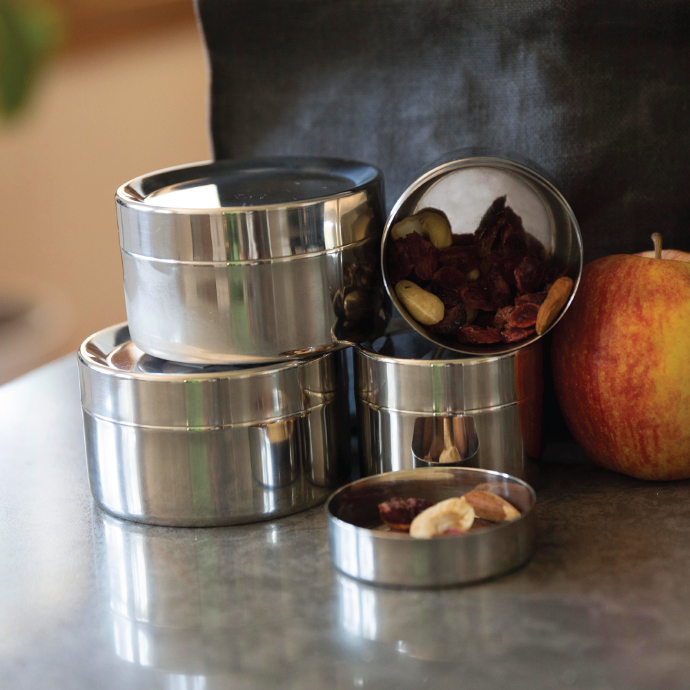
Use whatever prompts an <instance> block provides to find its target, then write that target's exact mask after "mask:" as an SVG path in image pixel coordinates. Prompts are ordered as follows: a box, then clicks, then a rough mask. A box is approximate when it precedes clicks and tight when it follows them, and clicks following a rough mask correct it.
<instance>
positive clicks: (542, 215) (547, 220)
mask: <svg viewBox="0 0 690 690" xmlns="http://www.w3.org/2000/svg"><path fill="white" fill-rule="evenodd" d="M534 168H536V166H534V164H529V165H527V164H523V163H519V162H517V161H514V160H509V159H508V158H501V157H498V156H492V155H485V154H482V155H477V154H475V153H474V152H467V151H455V152H453V153H449V154H447V155H446V156H444V157H443V158H441V159H440V160H437V161H435V162H434V163H432V164H431V166H429V168H427V169H426V170H425V171H424V172H423V173H422V174H421V175H420V176H419V177H418V178H417V179H416V180H414V182H412V184H411V185H410V186H409V187H408V188H407V189H406V190H405V191H404V192H403V194H402V196H401V197H400V198H399V199H398V201H397V202H396V203H395V206H394V207H393V210H392V211H391V213H390V215H389V217H388V221H387V222H386V227H385V229H384V232H383V240H382V245H381V262H382V269H383V276H384V284H385V286H386V290H387V291H388V294H389V295H390V297H391V299H392V300H393V303H394V304H395V306H396V307H397V309H398V311H399V312H400V313H401V314H402V316H403V318H404V319H405V320H406V321H407V322H408V324H409V325H410V326H411V327H412V328H414V329H415V330H416V331H417V332H418V333H420V334H421V335H423V336H424V337H425V338H427V339H428V340H430V341H431V342H433V343H435V344H436V345H438V346H439V347H445V348H447V349H449V350H453V351H455V352H460V353H463V354H469V355H484V356H486V355H489V356H490V355H497V354H504V353H507V352H514V351H515V350H518V349H520V348H523V347H527V346H528V345H530V343H533V342H534V341H536V340H538V339H539V338H541V335H536V334H535V335H533V336H532V337H531V338H527V339H525V340H523V341H520V342H518V343H498V344H495V345H471V344H461V343H459V342H458V341H457V340H455V339H454V338H450V337H443V336H438V335H434V334H433V333H431V332H430V331H428V330H426V329H425V328H424V327H423V326H421V325H420V324H419V323H417V321H415V319H413V318H412V317H411V316H410V315H409V314H408V313H407V310H406V309H405V307H403V305H402V303H401V302H400V300H399V299H398V297H397V295H396V294H395V287H394V286H392V285H391V284H390V282H389V280H388V275H387V261H386V256H387V247H388V243H389V242H390V241H391V240H390V239H389V238H390V231H391V228H392V227H393V225H395V223H397V222H398V221H400V220H402V219H403V218H406V217H408V216H411V215H413V214H415V213H417V212H419V211H422V210H424V209H436V210H439V211H442V212H443V213H444V214H445V215H446V216H447V218H448V220H449V222H450V225H451V229H452V231H453V232H454V233H457V234H462V233H472V232H474V231H475V230H476V229H477V227H478V226H479V222H480V220H481V219H482V217H483V215H484V213H485V212H486V211H487V209H488V208H489V207H490V206H491V204H492V203H493V201H494V200H495V199H496V198H498V197H500V196H504V195H505V196H507V200H506V203H507V205H509V206H511V207H512V208H513V210H514V211H515V212H516V213H517V214H518V215H519V216H520V217H521V218H522V221H523V225H524V228H525V231H526V232H527V233H528V234H531V235H532V236H533V237H534V238H536V239H537V240H539V241H540V242H541V243H542V245H543V246H544V250H545V257H544V258H545V260H546V261H553V262H555V263H557V264H559V265H562V266H566V267H567V269H568V273H567V275H568V276H570V277H571V278H572V279H573V282H574V285H573V291H572V293H571V295H570V298H569V300H568V302H567V303H566V305H565V307H564V308H563V309H562V310H561V313H560V314H559V315H558V317H557V318H556V319H555V320H554V322H553V323H552V324H551V326H550V327H549V328H548V329H547V330H546V331H545V333H548V331H549V330H551V328H553V327H554V326H555V325H556V324H557V323H558V321H559V320H560V318H561V317H562V316H563V314H564V313H565V311H566V310H567V309H568V307H569V306H570V303H571V302H572V300H573V298H574V297H575V292H576V291H577V287H578V285H579V282H580V274H581V273H582V236H581V234H580V228H579V225H578V223H577V220H576V218H575V214H574V213H573V211H572V209H571V208H570V206H569V205H568V202H567V201H566V200H565V199H564V198H563V196H562V194H561V193H560V192H559V191H558V189H556V187H555V186H554V185H553V184H552V183H551V182H550V181H549V180H548V179H547V178H546V176H545V175H544V174H542V173H540V172H537V171H536V170H535V169H534ZM542 335H543V334H542Z"/></svg>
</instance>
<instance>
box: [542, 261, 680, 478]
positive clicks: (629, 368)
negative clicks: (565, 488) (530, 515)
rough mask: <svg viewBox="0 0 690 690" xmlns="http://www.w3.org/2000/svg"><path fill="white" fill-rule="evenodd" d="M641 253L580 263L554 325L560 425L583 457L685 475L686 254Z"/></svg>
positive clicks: (649, 472)
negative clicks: (570, 296) (568, 301)
mask: <svg viewBox="0 0 690 690" xmlns="http://www.w3.org/2000/svg"><path fill="white" fill-rule="evenodd" d="M659 250H660V247H659ZM650 254H651V257H654V252H650V253H649V254H648V253H646V252H645V253H644V255H615V256H607V257H604V258H602V259H597V260H596V261H593V262H592V263H590V264H588V265H587V266H585V268H584V270H583V272H582V279H581V281H580V287H579V289H578V291H577V294H576V296H575V299H574V300H573V303H572V305H571V307H570V309H569V310H568V312H567V313H566V314H565V315H564V316H563V318H562V320H561V321H560V323H559V324H558V326H557V327H556V328H555V329H554V337H553V350H552V363H553V375H554V382H555V386H556V395H557V397H558V401H559V403H560V406H561V410H562V411H563V415H564V416H565V419H566V422H567V424H568V427H569V428H570V431H571V433H572V434H573V436H574V438H575V440H576V441H577V443H578V444H579V445H580V447H581V448H582V449H583V450H584V451H585V453H586V454H587V455H588V456H589V457H590V458H591V459H592V460H594V461H595V462H597V463H599V464H600V465H602V466H603V467H606V468H608V469H610V470H614V471H616V472H622V473H623V474H628V475H631V476H633V477H638V478H639V479H657V480H666V479H684V478H688V477H690V263H689V262H690V254H686V253H684V252H675V251H673V250H666V251H665V252H664V253H663V254H662V256H663V258H650V256H649V255H650ZM658 255H659V254H657V256H658ZM671 257H672V258H671Z"/></svg>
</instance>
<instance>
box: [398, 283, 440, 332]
mask: <svg viewBox="0 0 690 690" xmlns="http://www.w3.org/2000/svg"><path fill="white" fill-rule="evenodd" d="M395 294H396V295H397V296H398V299H399V300H400V301H401V302H402V303H403V306H404V307H405V309H407V311H409V312H410V316H411V317H412V318H413V319H414V320H415V321H419V323H421V324H422V325H424V326H432V325H433V324H435V323H438V322H439V321H441V320H442V319H443V316H444V314H445V311H446V308H445V307H444V306H443V302H441V300H440V299H439V298H438V297H436V295H432V294H431V293H430V292H427V291H426V290H423V289H422V288H420V287H419V285H415V283H413V282H412V281H410V280H401V281H400V282H399V283H398V284H397V285H396V286H395Z"/></svg>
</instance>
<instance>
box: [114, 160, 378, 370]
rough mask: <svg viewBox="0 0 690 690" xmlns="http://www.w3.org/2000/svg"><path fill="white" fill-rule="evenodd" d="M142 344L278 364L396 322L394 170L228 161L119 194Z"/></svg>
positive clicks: (155, 349)
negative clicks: (387, 239) (390, 203)
mask: <svg viewBox="0 0 690 690" xmlns="http://www.w3.org/2000/svg"><path fill="white" fill-rule="evenodd" d="M116 202H117V215H118V226H119V231H120V247H121V251H122V264H123V271H124V286H125V301H126V306H127V317H128V321H129V327H130V332H131V336H132V340H133V341H134V342H135V343H136V345H137V346H138V347H139V348H141V349H142V350H143V351H144V352H146V353H148V354H150V355H153V356H156V357H160V358H161V359H168V360H172V361H179V362H192V363H202V364H213V363H218V364H239V363H256V362H261V361H278V360H287V359H290V358H299V357H302V356H304V355H307V354H310V353H314V352H320V351H326V350H329V349H333V348H336V347H338V346H339V345H340V344H341V343H342V342H346V343H349V342H355V341H361V340H363V339H366V338H367V337H369V336H371V335H372V334H373V333H375V332H376V331H377V329H379V328H381V326H382V325H383V326H385V322H386V320H387V313H386V309H387V308H389V306H388V305H389V303H388V301H387V299H386V298H385V291H384V290H383V286H382V284H381V272H380V244H381V232H382V230H383V225H384V221H385V215H384V210H383V178H382V175H381V172H380V171H379V170H378V169H377V168H375V167H372V166H370V165H366V164H363V163H357V162H353V161H345V160H339V159H331V158H297V157H285V158H270V159H256V160H250V161H217V162H214V163H199V164H195V165H191V166H184V167H180V168H170V169H168V170H161V171H158V172H155V173H152V174H150V175H145V176H143V177H139V178H136V179H134V180H132V181H130V182H128V183H127V184H125V185H123V186H122V187H120V189H119V190H118V191H117V195H116Z"/></svg>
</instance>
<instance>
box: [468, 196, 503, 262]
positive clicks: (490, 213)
mask: <svg viewBox="0 0 690 690" xmlns="http://www.w3.org/2000/svg"><path fill="white" fill-rule="evenodd" d="M505 205H506V198H505V196H501V197H499V198H498V199H495V200H494V202H493V203H492V204H491V206H490V207H489V209H488V210H487V211H486V213H485V214H484V216H483V217H482V219H481V221H480V222H479V227H478V228H477V229H476V230H475V232H474V237H475V246H476V248H477V254H478V255H479V256H480V257H484V256H488V255H489V253H490V252H491V248H492V247H493V244H494V242H495V241H496V238H497V236H498V231H499V230H500V229H501V226H502V225H503V224H504V223H505V220H506V214H505V212H504V211H505Z"/></svg>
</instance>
